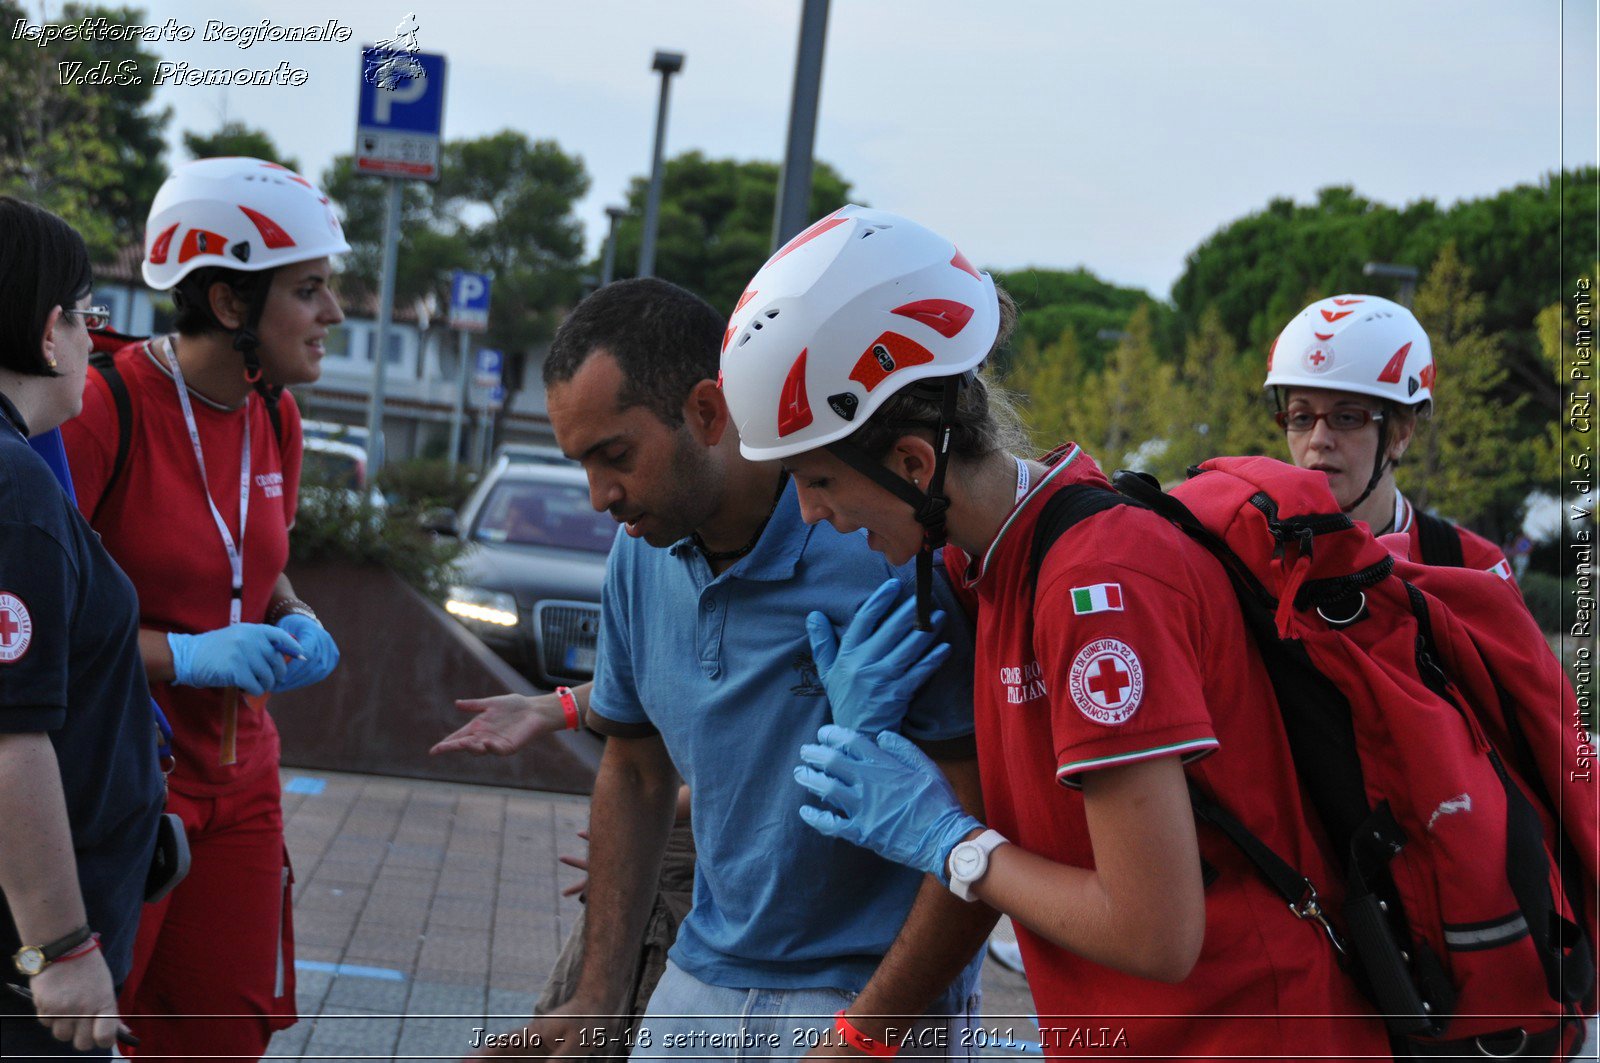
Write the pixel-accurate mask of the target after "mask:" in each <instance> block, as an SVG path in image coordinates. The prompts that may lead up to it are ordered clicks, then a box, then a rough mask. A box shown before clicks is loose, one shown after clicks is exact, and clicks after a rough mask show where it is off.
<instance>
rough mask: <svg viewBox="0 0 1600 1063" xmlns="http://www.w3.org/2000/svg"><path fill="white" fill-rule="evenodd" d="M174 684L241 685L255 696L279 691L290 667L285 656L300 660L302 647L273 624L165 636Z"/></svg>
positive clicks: (234, 626)
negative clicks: (169, 650)
mask: <svg viewBox="0 0 1600 1063" xmlns="http://www.w3.org/2000/svg"><path fill="white" fill-rule="evenodd" d="M167 645H168V646H171V647H172V669H173V671H174V672H175V673H176V676H175V678H174V679H173V680H172V681H173V682H174V683H176V684H177V685H179V686H186V687H238V688H239V689H240V690H242V691H244V692H245V693H246V694H250V695H252V696H254V695H259V694H265V693H266V692H267V691H269V690H273V689H275V688H276V687H277V684H278V682H279V680H281V679H282V678H283V674H284V672H285V670H286V669H287V665H286V664H285V663H284V660H283V658H284V656H285V655H287V656H289V657H299V656H301V653H300V644H299V643H297V642H295V640H294V638H293V637H292V636H291V635H290V634H289V633H288V632H287V631H284V630H283V629H282V628H276V627H273V626H272V625H271V624H231V625H229V626H228V627H219V628H217V629H216V630H215V631H205V632H202V633H201V634H198V635H179V634H177V633H176V632H173V633H172V634H169V635H168V636H167Z"/></svg>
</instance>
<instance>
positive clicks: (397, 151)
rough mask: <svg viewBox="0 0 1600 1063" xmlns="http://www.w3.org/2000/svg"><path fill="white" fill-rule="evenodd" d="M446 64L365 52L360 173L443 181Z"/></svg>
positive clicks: (415, 55)
mask: <svg viewBox="0 0 1600 1063" xmlns="http://www.w3.org/2000/svg"><path fill="white" fill-rule="evenodd" d="M444 79H445V59H444V56H442V55H437V54H434V53H432V52H411V51H397V50H393V49H387V48H375V47H370V46H369V47H366V48H363V49H362V51H361V91H360V97H359V99H358V102H357V108H356V152H355V159H356V170H357V171H358V172H360V173H368V174H378V175H380V176H385V177H405V178H412V179H414V180H423V181H436V180H438V179H439V138H440V134H441V130H442V126H443V122H444Z"/></svg>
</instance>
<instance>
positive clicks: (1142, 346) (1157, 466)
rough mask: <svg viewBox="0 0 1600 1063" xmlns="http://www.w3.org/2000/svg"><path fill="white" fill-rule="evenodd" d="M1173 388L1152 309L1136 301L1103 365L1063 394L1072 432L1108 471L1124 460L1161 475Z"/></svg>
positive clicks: (1165, 471)
mask: <svg viewBox="0 0 1600 1063" xmlns="http://www.w3.org/2000/svg"><path fill="white" fill-rule="evenodd" d="M1175 388H1176V381H1175V373H1174V370H1173V366H1172V365H1171V364H1170V363H1169V362H1168V361H1166V360H1165V359H1163V358H1162V357H1161V354H1160V352H1159V349H1158V347H1157V345H1156V335H1155V315H1154V313H1153V312H1152V311H1151V309H1150V308H1149V307H1140V308H1139V309H1137V310H1135V311H1134V313H1133V316H1132V317H1131V318H1130V319H1129V320H1128V328H1127V335H1126V336H1125V337H1124V338H1123V339H1122V340H1120V341H1119V342H1118V343H1117V345H1116V347H1115V348H1114V349H1113V350H1112V352H1111V356H1110V358H1109V359H1108V360H1107V362H1106V365H1105V368H1104V369H1102V370H1101V371H1099V372H1090V373H1088V374H1087V375H1086V376H1085V377H1084V379H1083V381H1082V384H1081V386H1079V387H1078V388H1076V389H1074V390H1073V392H1072V394H1071V395H1070V396H1069V397H1068V402H1067V408H1066V424H1067V425H1068V431H1069V432H1070V434H1071V438H1072V439H1074V440H1076V441H1077V442H1078V443H1080V444H1081V445H1082V446H1083V447H1084V448H1085V449H1086V450H1088V451H1089V453H1090V454H1092V455H1093V456H1094V457H1095V459H1096V460H1097V461H1099V462H1100V463H1101V464H1102V465H1103V466H1105V467H1106V468H1107V470H1108V471H1113V470H1115V469H1118V468H1122V467H1124V466H1126V467H1131V468H1138V469H1143V470H1146V471H1150V472H1154V473H1156V474H1157V475H1159V476H1163V477H1166V476H1168V475H1169V472H1168V462H1167V461H1166V460H1165V455H1166V453H1167V452H1168V450H1169V449H1170V447H1171V429H1172V424H1173V417H1174V412H1175V411H1174V400H1175V398H1176V391H1175Z"/></svg>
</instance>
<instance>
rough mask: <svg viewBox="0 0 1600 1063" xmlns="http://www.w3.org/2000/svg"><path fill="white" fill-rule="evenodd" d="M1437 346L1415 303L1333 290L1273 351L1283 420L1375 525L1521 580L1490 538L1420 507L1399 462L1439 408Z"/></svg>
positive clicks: (1295, 454)
mask: <svg viewBox="0 0 1600 1063" xmlns="http://www.w3.org/2000/svg"><path fill="white" fill-rule="evenodd" d="M1435 373H1436V369H1435V367H1434V361H1433V348H1432V346H1431V345H1430V344H1429V343H1428V334H1427V333H1426V332H1424V331H1423V329H1422V326H1421V325H1419V324H1418V323H1417V319H1416V318H1415V317H1413V316H1412V314H1411V311H1409V310H1407V309H1406V308H1405V307H1403V306H1401V305H1400V304H1398V303H1392V302H1390V301H1389V300H1387V299H1380V298H1378V297H1377V296H1374V295H1337V296H1334V297H1333V298H1331V299H1322V300H1320V301H1318V302H1315V303H1312V304H1311V305H1310V306H1308V307H1306V308H1305V309H1304V310H1302V311H1300V313H1299V314H1298V315H1296V317H1295V318H1294V320H1292V321H1290V322H1289V324H1288V325H1287V326H1285V327H1284V329H1283V331H1282V332H1281V333H1279V335H1278V338H1277V340H1275V341H1274V342H1273V345H1272V352H1271V354H1269V355H1268V359H1267V380H1266V383H1265V384H1264V385H1263V386H1264V387H1267V388H1271V389H1272V391H1273V396H1274V398H1275V399H1276V400H1277V403H1278V412H1277V420H1278V426H1279V427H1280V428H1282V429H1283V430H1284V434H1285V435H1286V436H1287V437H1288V442H1289V454H1290V457H1291V459H1292V460H1293V461H1294V463H1295V464H1296V465H1298V466H1299V467H1300V468H1302V469H1317V470H1319V471H1321V472H1322V473H1324V474H1325V475H1326V476H1327V477H1328V486H1329V487H1330V488H1332V489H1333V496H1334V498H1335V499H1336V500H1337V501H1338V503H1339V506H1340V508H1341V509H1343V510H1344V511H1345V512H1346V513H1348V514H1349V515H1350V516H1351V518H1352V519H1354V520H1359V521H1365V522H1366V524H1367V527H1369V528H1371V529H1372V534H1374V535H1387V534H1390V533H1399V534H1402V535H1407V536H1409V537H1410V539H1411V549H1410V556H1411V559H1412V560H1414V561H1421V562H1423V563H1424V564H1429V565H1454V566H1456V567H1467V568H1480V569H1484V570H1486V571H1489V572H1493V573H1495V574H1496V575H1498V576H1499V577H1500V578H1501V579H1504V580H1506V581H1507V582H1509V583H1512V584H1515V583H1516V580H1515V578H1514V577H1513V576H1512V572H1511V565H1510V563H1509V562H1507V561H1506V559H1505V555H1504V554H1502V553H1501V552H1500V550H1499V549H1498V548H1497V547H1496V546H1495V545H1494V544H1493V543H1491V542H1490V541H1489V540H1487V539H1485V538H1484V537H1483V536H1481V535H1477V534H1475V533H1474V532H1471V531H1468V530H1467V529H1466V528H1461V527H1458V526H1456V525H1455V524H1452V523H1450V522H1449V521H1447V520H1444V519H1443V518H1440V517H1435V516H1433V515H1432V514H1430V513H1424V512H1421V511H1419V510H1417V509H1416V507H1414V506H1413V505H1412V504H1411V502H1410V501H1409V500H1407V498H1406V497H1405V495H1403V494H1401V493H1400V490H1399V489H1398V488H1397V487H1396V486H1395V482H1394V471H1395V469H1396V468H1397V467H1398V466H1399V464H1400V459H1401V457H1402V456H1403V455H1404V454H1405V452H1406V448H1407V447H1408V446H1410V444H1411V441H1412V439H1413V438H1414V437H1415V435H1416V430H1417V423H1418V421H1419V420H1420V419H1422V418H1425V417H1428V416H1429V415H1431V413H1432V412H1433V384H1434V376H1435Z"/></svg>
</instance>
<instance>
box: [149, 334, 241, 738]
mask: <svg viewBox="0 0 1600 1063" xmlns="http://www.w3.org/2000/svg"><path fill="white" fill-rule="evenodd" d="M163 351H164V353H165V354H166V358H167V366H168V368H170V369H171V370H172V382H173V385H174V386H175V387H176V388H177V389H178V404H179V405H180V406H182V407H183V422H184V424H185V425H186V426H187V427H188V429H189V444H190V445H191V446H192V447H194V460H195V464H196V466H197V467H198V468H199V470H200V491H201V493H203V494H204V495H205V496H206V505H207V506H209V507H211V519H212V520H213V521H214V522H215V523H216V525H217V534H218V535H220V536H221V537H222V546H223V549H225V550H227V552H228V570H229V573H230V575H231V576H232V582H233V596H232V598H231V599H230V600H229V601H228V624H229V625H230V626H232V625H233V624H237V623H239V621H240V619H241V618H242V617H243V615H244V532H245V528H246V527H247V525H248V522H249V519H250V413H249V407H250V400H249V397H248V396H246V398H245V418H244V446H243V447H242V448H241V449H240V451H239V540H238V541H237V542H235V541H234V538H233V535H232V533H230V532H229V531H228V522H227V521H225V520H223V519H222V514H221V513H219V512H217V503H216V501H215V500H213V499H212V497H211V484H210V481H209V480H207V478H206V456H205V452H204V451H203V450H201V449H200V429H199V428H197V427H196V426H195V422H194V407H193V406H192V405H190V403H189V389H188V387H187V386H185V384H184V382H183V369H182V368H181V367H180V366H179V365H178V357H177V354H176V353H175V352H174V351H173V345H172V341H171V340H168V341H167V342H166V343H165V344H163ZM243 698H244V693H243V692H242V691H239V690H235V691H234V692H233V697H232V698H231V699H230V700H229V702H228V707H227V710H226V712H225V713H224V716H223V720H222V736H221V745H220V748H219V750H218V755H217V762H218V763H219V764H221V765H224V766H225V765H229V764H234V763H237V762H238V747H237V746H236V744H235V743H236V742H237V740H238V733H239V702H240V700H242V699H243ZM247 704H248V702H247Z"/></svg>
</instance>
